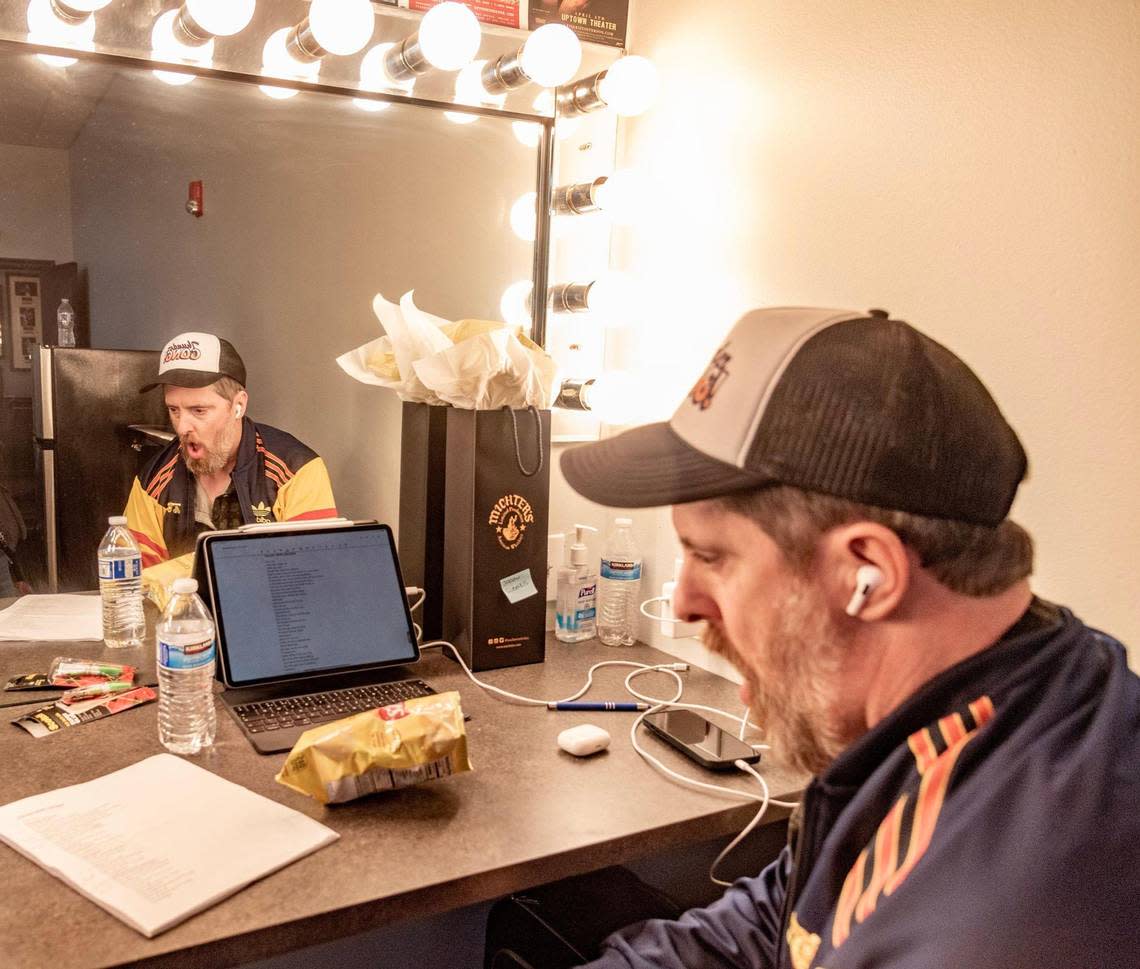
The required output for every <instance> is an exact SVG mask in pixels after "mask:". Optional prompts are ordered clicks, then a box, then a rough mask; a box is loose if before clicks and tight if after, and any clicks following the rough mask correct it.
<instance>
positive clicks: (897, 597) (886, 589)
mask: <svg viewBox="0 0 1140 969" xmlns="http://www.w3.org/2000/svg"><path fill="white" fill-rule="evenodd" d="M819 565H820V568H821V574H823V575H824V576H825V578H824V580H823V581H824V586H825V588H826V589H827V592H828V599H829V601H830V603H831V605H832V607H833V609H834V610H836V611H839V612H844V613H846V614H847V615H848V616H851V617H853V618H855V619H858V620H862V621H864V622H874V621H876V620H879V619H886V618H887V617H889V616H891V615H892V614H893V613H895V612H896V611H897V610H898V608H899V606H900V604H901V603H902V601H903V599H904V598H905V596H906V592H907V589H908V588H909V586H910V581H911V577H912V573H913V570H914V568H915V565H916V563H915V560H914V559H913V557H912V556H911V554H910V553H909V552H908V550H907V547H906V546H905V545H904V544H903V542H902V539H900V538H899V537H898V535H896V534H895V533H894V532H893V531H891V529H889V528H887V527H886V526H885V525H879V524H877V523H876V522H851V523H849V524H847V525H840V526H839V527H838V528H833V529H832V530H831V531H829V532H828V533H827V534H826V535H825V536H824V537H823V539H822V542H821V545H820V556H819Z"/></svg>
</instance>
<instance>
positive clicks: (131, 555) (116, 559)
mask: <svg viewBox="0 0 1140 969" xmlns="http://www.w3.org/2000/svg"><path fill="white" fill-rule="evenodd" d="M107 524H108V525H109V526H110V527H109V528H108V529H107V533H106V534H105V535H104V536H103V540H102V541H101V542H100V543H99V595H100V596H101V597H102V600H103V642H104V643H106V644H107V645H108V646H116V647H118V646H141V645H142V640H143V633H144V632H145V631H146V620H145V618H144V616H143V601H142V554H141V553H140V552H139V547H138V545H137V544H136V543H135V540H134V537H133V536H132V535H131V533H130V530H129V529H128V528H127V519H126V518H125V517H124V516H123V515H112V516H111V517H110V518H108V519H107Z"/></svg>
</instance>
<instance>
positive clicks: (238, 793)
mask: <svg viewBox="0 0 1140 969" xmlns="http://www.w3.org/2000/svg"><path fill="white" fill-rule="evenodd" d="M215 818H225V819H226V823H225V824H224V825H218V824H213V823H211V821H212V819H215ZM338 837H339V835H337V833H336V832H335V831H332V830H331V829H329V828H326V827H325V826H324V825H323V824H320V823H319V822H317V821H314V820H313V819H312V818H309V817H306V816H305V815H303V814H300V813H299V812H297V811H294V810H292V809H291V808H287V807H285V806H283V805H281V804H278V803H276V802H275V801H271V800H269V799H268V798H265V797H262V796H261V795H260V794H254V793H253V792H252V791H248V790H246V789H245V788H244V787H241V786H239V785H237V784H232V783H230V782H229V781H227V780H223V779H222V778H220V777H217V776H216V775H214V774H211V773H210V772H209V771H207V770H204V769H203V768H201V767H196V766H195V765H194V764H191V763H189V762H187V761H185V760H182V759H180V758H178V757H175V756H174V755H173V754H157V755H156V756H154V757H148V758H147V759H146V760H142V761H140V762H139V763H137V764H133V765H131V766H130V767H125V768H123V769H122V770H118V771H115V772H114V773H111V774H107V775H105V776H103V777H100V778H97V779H95V780H93V781H88V782H87V783H85V784H76V785H75V786H73V787H63V788H60V789H59V790H56V791H49V792H48V793H46V794H37V795H35V796H33V797H28V798H24V799H23V800H22V801H14V802H13V803H11V804H6V805H4V806H3V807H0V840H3V841H4V842H6V843H7V844H9V845H11V846H12V847H13V848H15V849H16V850H17V851H19V852H20V853H21V854H23V855H25V856H27V857H28V858H30V859H31V860H32V861H34V862H36V863H37V864H38V865H41V866H42V867H43V868H45V869H47V870H48V871H49V872H51V873H52V874H53V875H55V876H56V877H57V878H59V879H61V880H62V881H64V882H66V883H67V884H68V885H70V886H71V887H72V888H74V889H75V890H76V891H78V892H80V893H82V894H83V895H86V896H87V897H88V898H89V899H91V901H93V902H95V904H97V905H100V906H102V907H103V908H105V909H106V910H107V911H108V912H110V913H111V914H112V915H115V916H117V917H118V918H120V919H122V920H123V921H124V922H126V923H127V925H129V926H131V927H132V928H134V929H136V930H138V931H139V932H141V933H142V934H143V935H145V936H147V937H148V938H150V937H152V936H155V935H157V934H158V933H159V932H163V931H165V930H166V929H169V928H171V927H172V926H174V925H177V924H178V923H179V922H182V921H183V920H185V919H187V918H189V917H190V916H191V915H193V914H195V913H196V912H200V911H202V910H203V909H205V908H208V907H209V906H211V905H213V904H214V903H215V902H218V901H220V900H221V899H223V898H226V897H227V896H229V895H232V894H233V893H234V892H236V891H238V890H240V889H241V888H244V887H245V886H246V885H248V884H250V882H253V881H256V880H257V879H258V878H261V877H263V876H265V875H268V874H269V873H270V872H274V871H277V869H279V868H283V867H285V866H286V865H288V864H290V863H291V862H293V861H296V860H297V859H298V858H302V857H304V856H305V855H307V854H310V853H311V852H313V851H316V850H317V849H318V848H322V847H324V846H325V845H327V844H329V843H330V842H332V841H335V840H336V839H337V838H338Z"/></svg>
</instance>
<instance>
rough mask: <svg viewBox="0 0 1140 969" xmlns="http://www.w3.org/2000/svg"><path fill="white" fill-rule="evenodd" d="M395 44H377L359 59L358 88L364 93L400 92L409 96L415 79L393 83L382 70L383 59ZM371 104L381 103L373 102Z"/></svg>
mask: <svg viewBox="0 0 1140 969" xmlns="http://www.w3.org/2000/svg"><path fill="white" fill-rule="evenodd" d="M395 46H396V45H395V44H377V45H376V46H375V47H373V48H372V49H371V50H369V51H368V52H367V53H366V54H365V55H364V56H363V57H362V58H361V59H360V86H361V87H362V88H364V89H365V90H366V91H401V92H403V93H404V94H411V93H412V88H414V87H415V86H416V79H415V78H414V77H412V78H409V79H408V80H406V81H394V80H392V78H391V77H389V76H388V72H387V71H386V70H384V59H385V58H386V57H387V56H388V51H390V50H391V49H392V48H393V47H395ZM372 103H373V104H379V103H381V102H379V101H374V102H372Z"/></svg>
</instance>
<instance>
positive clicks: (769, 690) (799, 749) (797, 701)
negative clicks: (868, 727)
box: [704, 584, 860, 774]
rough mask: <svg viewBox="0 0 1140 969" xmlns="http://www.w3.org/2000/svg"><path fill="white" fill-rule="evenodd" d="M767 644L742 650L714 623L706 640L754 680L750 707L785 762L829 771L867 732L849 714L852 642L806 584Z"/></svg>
mask: <svg viewBox="0 0 1140 969" xmlns="http://www.w3.org/2000/svg"><path fill="white" fill-rule="evenodd" d="M776 615H777V618H776V621H775V623H774V624H773V628H772V629H770V630H768V632H767V639H766V641H765V642H758V643H749V644H747V647H746V648H747V649H748V650H749V652H748V653H745V652H742V651H741V649H740V648H738V647H737V646H736V645H735V644H733V643H732V642H730V641H729V639H728V637H727V636H725V634H724V633H723V632H721V631H720V630H719V629H717V628H716V627H714V626H712V625H710V626H709V627H708V628H707V630H706V632H705V636H704V642H705V645H706V646H707V647H708V648H709V649H710V650H711V651H712V652H714V653H719V654H720V655H722V656H724V657H726V658H727V659H728V660H729V661H730V662H731V663H732V664H733V665H734V666H735V667H736V668H737V670H738V671H739V672H740V673H741V675H742V676H743V677H744V678H745V680H746V681H747V682H748V685H749V688H750V689H751V692H752V702H751V704H750V710H751V713H752V718H753V720H754V722H756V723H757V725H758V726H760V727H761V728H762V729H763V730H764V735H765V737H766V738H767V740H768V742H769V743H770V744H771V745H772V748H773V752H774V753H775V755H776V757H777V759H778V760H781V761H783V762H784V763H786V764H787V765H788V766H789V767H791V768H793V769H796V770H803V771H807V772H809V773H811V774H821V773H823V771H824V770H826V769H827V767H828V766H829V765H830V764H831V762H832V761H833V760H835V758H836V757H837V756H838V755H839V753H840V752H841V751H842V750H843V749H844V748H845V747H846V746H847V745H848V744H849V743H851V741H853V740H854V739H855V738H856V737H857V736H858V734H859V732H860V731H859V729H858V726H857V725H853V724H851V723H850V722H846V723H845V722H844V721H843V720H842V718H841V713H840V709H839V704H838V702H837V701H838V699H839V693H840V667H841V664H842V657H843V652H844V649H845V648H846V642H845V639H844V636H843V634H842V632H841V630H840V629H839V628H838V626H837V625H836V624H835V622H834V621H833V620H832V619H831V617H830V615H829V614H828V612H827V606H826V604H825V603H824V602H823V601H822V597H819V596H817V595H814V594H812V593H811V592H809V590H808V589H807V587H805V586H804V585H802V584H800V585H799V587H798V588H796V589H794V590H793V591H792V592H791V593H790V594H789V595H788V597H787V599H786V600H785V601H784V603H783V604H782V605H781V607H780V608H779V610H778V611H777V614H776Z"/></svg>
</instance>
